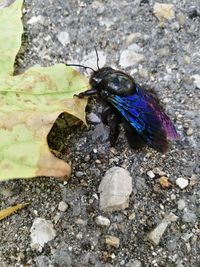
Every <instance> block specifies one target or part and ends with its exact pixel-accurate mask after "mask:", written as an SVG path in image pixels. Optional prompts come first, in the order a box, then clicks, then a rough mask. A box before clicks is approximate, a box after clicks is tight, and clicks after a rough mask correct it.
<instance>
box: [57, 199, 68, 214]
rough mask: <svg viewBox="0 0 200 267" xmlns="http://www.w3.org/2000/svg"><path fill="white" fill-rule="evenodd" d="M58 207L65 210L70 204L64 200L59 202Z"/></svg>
mask: <svg viewBox="0 0 200 267" xmlns="http://www.w3.org/2000/svg"><path fill="white" fill-rule="evenodd" d="M58 209H59V210H60V211H62V212H65V211H66V210H67V209H68V204H67V203H66V202H64V201H60V203H59V204H58Z"/></svg>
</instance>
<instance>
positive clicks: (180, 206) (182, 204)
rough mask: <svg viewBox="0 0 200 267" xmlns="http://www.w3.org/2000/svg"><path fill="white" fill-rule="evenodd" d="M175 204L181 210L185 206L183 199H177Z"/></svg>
mask: <svg viewBox="0 0 200 267" xmlns="http://www.w3.org/2000/svg"><path fill="white" fill-rule="evenodd" d="M177 205H178V209H179V210H183V209H184V208H185V201H184V200H183V199H179V201H178V202H177Z"/></svg>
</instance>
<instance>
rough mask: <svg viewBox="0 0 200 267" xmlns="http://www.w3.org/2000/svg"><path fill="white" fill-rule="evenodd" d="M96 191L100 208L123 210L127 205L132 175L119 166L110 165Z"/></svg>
mask: <svg viewBox="0 0 200 267" xmlns="http://www.w3.org/2000/svg"><path fill="white" fill-rule="evenodd" d="M98 191H99V193H100V209H101V210H104V211H115V210H123V209H125V208H127V207H128V206H129V195H130V194H131V192H132V177H131V176H130V174H129V172H128V171H127V170H125V169H123V168H120V167H112V168H110V169H109V170H108V171H107V172H106V173H105V176H104V177H103V179H102V181H101V183H100V185H99V189H98Z"/></svg>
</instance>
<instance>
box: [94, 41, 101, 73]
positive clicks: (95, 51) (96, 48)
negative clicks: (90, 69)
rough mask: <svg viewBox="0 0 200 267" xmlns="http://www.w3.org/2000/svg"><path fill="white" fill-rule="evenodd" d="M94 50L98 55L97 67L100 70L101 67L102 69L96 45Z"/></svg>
mask: <svg viewBox="0 0 200 267" xmlns="http://www.w3.org/2000/svg"><path fill="white" fill-rule="evenodd" d="M94 50H95V53H96V57H97V68H98V70H99V69H100V68H99V55H98V52H97V48H96V46H95V47H94Z"/></svg>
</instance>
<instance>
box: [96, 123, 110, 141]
mask: <svg viewBox="0 0 200 267" xmlns="http://www.w3.org/2000/svg"><path fill="white" fill-rule="evenodd" d="M108 136H109V129H108V128H107V127H105V125H104V124H103V123H99V124H98V125H97V126H96V127H95V129H94V131H93V132H92V140H93V141H97V140H98V139H99V140H100V141H102V142H103V141H106V140H108Z"/></svg>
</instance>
